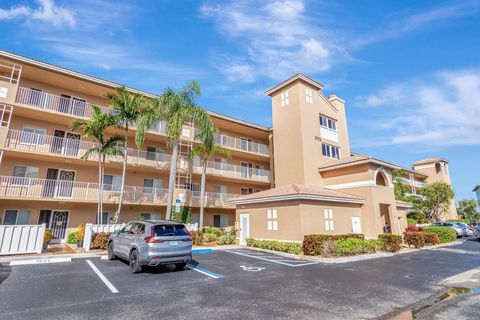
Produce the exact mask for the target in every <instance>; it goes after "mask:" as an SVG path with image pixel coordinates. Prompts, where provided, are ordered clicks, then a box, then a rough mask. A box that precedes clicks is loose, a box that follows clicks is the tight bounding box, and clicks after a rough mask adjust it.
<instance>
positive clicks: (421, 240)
mask: <svg viewBox="0 0 480 320" xmlns="http://www.w3.org/2000/svg"><path fill="white" fill-rule="evenodd" d="M403 240H404V241H405V243H406V244H407V245H408V246H409V247H410V246H412V245H413V246H414V247H415V248H422V247H424V246H425V234H424V233H423V232H405V233H404V234H403Z"/></svg>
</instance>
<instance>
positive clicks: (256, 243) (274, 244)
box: [247, 238, 302, 254]
mask: <svg viewBox="0 0 480 320" xmlns="http://www.w3.org/2000/svg"><path fill="white" fill-rule="evenodd" d="M247 246H249V247H254V248H260V249H267V250H274V251H280V252H286V253H293V254H300V252H301V251H302V244H301V243H297V242H282V241H273V240H256V239H252V238H248V239H247Z"/></svg>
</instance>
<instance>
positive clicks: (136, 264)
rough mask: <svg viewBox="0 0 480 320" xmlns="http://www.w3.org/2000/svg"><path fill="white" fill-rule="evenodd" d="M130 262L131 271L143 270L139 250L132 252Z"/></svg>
mask: <svg viewBox="0 0 480 320" xmlns="http://www.w3.org/2000/svg"><path fill="white" fill-rule="evenodd" d="M129 264H130V272H131V273H139V272H142V265H141V264H140V260H139V259H138V251H137V250H133V251H132V253H130V259H129Z"/></svg>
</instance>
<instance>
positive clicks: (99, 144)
mask: <svg viewBox="0 0 480 320" xmlns="http://www.w3.org/2000/svg"><path fill="white" fill-rule="evenodd" d="M92 109H93V113H92V118H91V119H88V120H83V119H77V120H75V121H74V122H73V123H72V124H71V125H70V130H72V131H75V130H78V129H81V130H82V135H83V137H85V138H94V139H95V140H96V144H95V146H94V147H93V148H90V149H88V150H87V151H86V152H85V154H83V155H82V157H81V159H82V160H88V159H90V158H91V157H94V156H97V157H98V187H99V191H98V205H97V221H98V223H101V221H102V215H103V173H104V166H105V160H106V157H107V156H113V155H123V152H122V151H121V150H119V149H118V144H119V143H123V142H124V138H123V137H122V136H120V135H113V136H111V137H109V138H105V135H104V134H105V131H106V130H107V128H109V127H112V126H114V125H115V124H116V123H117V121H118V119H117V118H116V116H112V115H108V114H106V113H104V112H103V111H102V110H101V109H100V107H98V106H95V105H92Z"/></svg>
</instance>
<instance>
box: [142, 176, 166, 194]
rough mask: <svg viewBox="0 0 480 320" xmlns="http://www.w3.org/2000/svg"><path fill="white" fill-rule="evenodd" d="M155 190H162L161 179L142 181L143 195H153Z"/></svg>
mask: <svg viewBox="0 0 480 320" xmlns="http://www.w3.org/2000/svg"><path fill="white" fill-rule="evenodd" d="M155 189H163V181H162V180H161V179H143V193H154V190H155Z"/></svg>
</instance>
